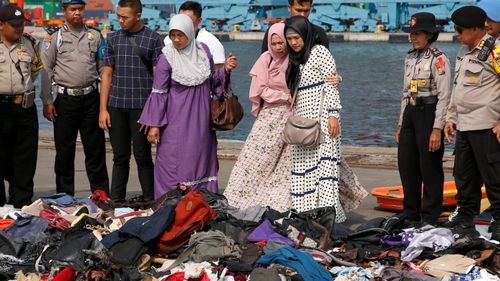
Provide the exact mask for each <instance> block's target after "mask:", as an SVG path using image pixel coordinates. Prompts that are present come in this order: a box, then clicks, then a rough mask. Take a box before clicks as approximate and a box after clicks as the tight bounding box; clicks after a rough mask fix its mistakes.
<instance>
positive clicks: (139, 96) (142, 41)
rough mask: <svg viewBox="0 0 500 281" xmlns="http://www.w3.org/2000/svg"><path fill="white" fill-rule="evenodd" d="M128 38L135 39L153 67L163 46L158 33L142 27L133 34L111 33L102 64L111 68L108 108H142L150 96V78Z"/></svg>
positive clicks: (151, 85)
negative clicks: (111, 76) (111, 77)
mask: <svg viewBox="0 0 500 281" xmlns="http://www.w3.org/2000/svg"><path fill="white" fill-rule="evenodd" d="M129 36H134V37H135V41H136V43H137V45H138V46H139V48H140V49H141V50H142V53H143V54H144V55H145V56H146V58H147V59H148V60H150V61H151V62H152V64H153V65H154V66H155V65H156V62H157V61H158V57H159V56H160V54H161V50H162V48H163V46H164V45H163V39H162V38H161V36H160V35H159V34H158V33H157V32H155V31H153V30H151V29H149V28H147V27H144V28H143V29H141V30H140V31H139V32H136V33H130V32H127V31H124V30H122V29H120V30H118V31H115V32H113V33H110V34H109V35H108V37H107V40H106V50H105V53H104V64H105V65H106V66H111V67H113V80H112V82H111V91H110V94H109V101H108V106H110V107H114V108H127V109H142V108H143V107H144V104H145V103H146V100H147V99H148V96H149V94H150V93H151V88H152V87H153V76H152V75H151V74H150V73H149V71H148V70H147V68H146V66H144V64H143V62H142V60H141V58H140V57H139V55H138V54H137V53H136V52H135V50H134V48H133V47H132V44H131V43H130V41H129Z"/></svg>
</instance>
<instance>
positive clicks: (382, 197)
mask: <svg viewBox="0 0 500 281" xmlns="http://www.w3.org/2000/svg"><path fill="white" fill-rule="evenodd" d="M481 192H482V198H487V197H486V190H485V188H484V186H483V187H482V188H481ZM371 193H372V195H373V196H375V197H377V203H378V205H379V206H380V208H383V209H389V210H395V211H403V198H404V192H403V187H402V186H401V185H399V186H384V187H376V188H374V189H373V190H372V192H371ZM456 195H457V187H456V186H455V182H454V181H447V182H445V183H444V186H443V208H445V209H446V208H452V207H455V206H456V205H457V200H456V199H455V197H456Z"/></svg>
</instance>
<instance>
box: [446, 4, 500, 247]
mask: <svg viewBox="0 0 500 281" xmlns="http://www.w3.org/2000/svg"><path fill="white" fill-rule="evenodd" d="M478 9H479V8H477V7H473V6H467V7H464V8H461V9H459V10H457V11H456V12H455V13H454V14H453V15H452V20H453V21H454V22H455V24H457V25H458V26H462V27H465V28H472V27H481V26H482V24H483V23H484V20H485V18H486V15H483V14H484V12H482V10H480V9H479V10H478ZM482 13H483V14H482ZM475 17H479V19H477V20H476V21H474V19H475ZM475 22H476V23H477V24H476V25H474V23H475ZM468 24H470V25H468ZM490 37H491V36H490V35H488V34H485V35H484V37H483V38H482V41H481V43H480V44H479V45H478V46H476V47H475V48H473V49H469V47H468V46H465V45H464V46H462V48H461V49H460V50H459V52H458V55H457V63H456V66H455V77H454V90H453V94H452V97H451V102H450V106H449V108H448V112H447V122H451V123H453V124H455V125H456V129H457V132H456V145H455V167H454V175H455V182H456V185H457V189H458V195H457V202H458V204H457V210H456V211H455V214H454V215H452V216H451V217H450V222H449V223H448V226H456V225H457V224H458V225H460V223H461V225H462V226H472V219H473V217H474V215H476V214H478V213H479V210H480V201H481V186H482V185H483V183H485V185H486V192H487V194H488V199H489V201H490V204H491V207H490V209H489V210H490V212H491V213H492V215H493V217H494V218H495V220H496V230H497V232H498V233H497V234H496V235H497V237H496V238H497V239H498V238H500V143H499V142H498V140H497V139H496V136H495V135H494V134H493V132H492V128H493V127H495V126H496V125H497V124H499V122H500V41H499V40H498V39H497V40H496V42H495V46H494V47H493V49H492V50H491V52H489V54H488V56H487V59H486V60H485V61H482V60H480V59H479V58H478V54H479V53H480V51H481V48H482V45H483V44H484V42H485V41H486V40H488V38H490ZM494 235H495V231H494Z"/></svg>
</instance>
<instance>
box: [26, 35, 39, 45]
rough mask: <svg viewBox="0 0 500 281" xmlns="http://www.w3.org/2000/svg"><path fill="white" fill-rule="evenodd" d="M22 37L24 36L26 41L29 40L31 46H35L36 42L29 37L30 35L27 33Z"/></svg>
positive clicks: (33, 38)
mask: <svg viewBox="0 0 500 281" xmlns="http://www.w3.org/2000/svg"><path fill="white" fill-rule="evenodd" d="M23 36H24V37H25V38H26V39H28V40H30V42H31V44H32V45H36V43H37V41H36V39H35V37H33V36H31V35H30V34H28V33H24V34H23Z"/></svg>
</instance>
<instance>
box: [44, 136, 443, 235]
mask: <svg viewBox="0 0 500 281" xmlns="http://www.w3.org/2000/svg"><path fill="white" fill-rule="evenodd" d="M241 146H242V142H240V141H226V140H219V151H218V154H219V160H220V170H219V175H218V177H219V187H220V191H221V192H222V191H223V189H224V187H225V186H226V184H227V181H228V179H229V175H230V173H231V170H232V167H233V165H234V163H235V161H236V158H237V155H238V153H239V150H240V148H241ZM343 156H344V157H345V159H346V160H347V162H348V163H349V164H350V165H351V167H353V169H354V171H355V173H356V175H357V176H358V178H359V180H360V182H361V184H362V185H363V186H364V187H365V188H366V190H367V191H369V192H370V191H371V190H372V189H373V188H374V187H379V186H393V185H400V184H401V181H400V179H399V173H398V171H397V161H396V149H395V148H380V147H345V148H344V149H343ZM106 157H107V158H106V162H107V167H108V171H109V175H111V168H112V152H111V146H110V144H109V142H108V143H107V155H106ZM54 159H55V149H54V145H53V142H52V136H51V133H49V132H41V135H40V142H39V150H38V166H37V171H36V175H35V197H39V196H42V195H49V194H53V193H55V175H54ZM444 161H445V176H446V180H452V179H453V178H452V175H451V166H452V163H453V157H452V156H451V155H446V156H445V160H444ZM75 168H76V171H75V181H76V182H75V185H76V197H85V196H88V195H90V187H89V183H88V180H87V175H86V171H85V164H84V154H83V148H82V146H81V144H80V143H78V145H77V155H76V161H75ZM130 168H131V169H130V176H129V182H128V192H129V196H133V195H137V194H140V193H141V191H140V185H139V181H138V177H137V167H136V165H135V161H134V160H133V159H131V163H130ZM391 214H393V212H389V211H384V210H381V209H379V208H378V205H377V203H376V199H375V198H374V197H373V196H371V195H368V197H367V198H365V200H364V201H363V203H362V204H361V206H360V207H359V208H358V209H357V210H355V211H353V212H351V213H349V214H348V221H347V224H348V225H350V226H355V225H357V224H359V223H362V222H364V221H366V220H368V219H370V218H374V217H378V216H388V215H391Z"/></svg>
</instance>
